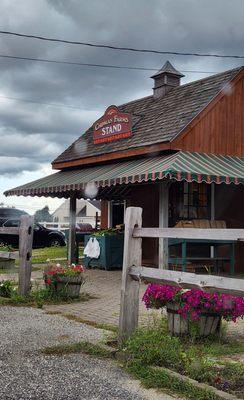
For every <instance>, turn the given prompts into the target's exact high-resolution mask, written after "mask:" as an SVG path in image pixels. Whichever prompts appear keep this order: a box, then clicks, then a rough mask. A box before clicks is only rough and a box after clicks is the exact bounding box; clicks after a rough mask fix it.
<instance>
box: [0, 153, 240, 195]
mask: <svg viewBox="0 0 244 400" xmlns="http://www.w3.org/2000/svg"><path fill="white" fill-rule="evenodd" d="M162 179H175V180H177V181H182V180H185V181H187V182H193V181H196V182H199V183H201V182H206V183H212V182H214V183H216V184H220V183H226V184H231V183H233V184H236V185H238V184H244V157H231V156H221V155H215V154H202V153H191V152H183V151H179V152H177V153H174V154H170V155H161V156H157V157H150V156H148V157H147V158H143V159H137V160H132V161H131V160H130V161H123V162H117V163H113V164H107V165H97V166H93V167H86V168H82V169H74V170H67V171H60V172H57V173H55V174H52V175H49V176H46V177H45V178H42V179H38V180H36V181H34V182H30V183H27V184H26V185H23V186H19V187H17V188H14V189H10V190H7V191H6V192H5V195H6V196H12V195H17V196H52V197H55V196H56V195H58V194H59V196H60V195H61V194H62V193H64V192H70V191H74V190H76V191H80V192H81V191H84V189H85V188H86V186H87V185H88V184H89V183H93V184H94V183H95V185H96V186H97V187H101V188H103V187H106V186H113V185H122V184H123V185H127V184H132V183H140V182H149V181H157V180H162ZM66 194H67V193H66Z"/></svg>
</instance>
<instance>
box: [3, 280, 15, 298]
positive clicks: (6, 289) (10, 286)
mask: <svg viewBox="0 0 244 400" xmlns="http://www.w3.org/2000/svg"><path fill="white" fill-rule="evenodd" d="M13 291H14V282H13V281H11V280H5V281H2V282H0V297H7V298H9V297H11V295H12V293H13Z"/></svg>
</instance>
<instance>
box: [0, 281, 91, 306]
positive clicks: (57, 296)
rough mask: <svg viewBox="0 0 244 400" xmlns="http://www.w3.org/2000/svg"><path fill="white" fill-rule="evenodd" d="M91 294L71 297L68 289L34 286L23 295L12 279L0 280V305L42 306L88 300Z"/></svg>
mask: <svg viewBox="0 0 244 400" xmlns="http://www.w3.org/2000/svg"><path fill="white" fill-rule="evenodd" d="M90 298H91V296H90V295H89V294H88V293H81V294H80V296H79V297H78V298H74V299H73V298H70V297H69V296H68V294H67V291H65V290H64V291H60V292H56V291H54V290H52V288H51V287H43V286H41V287H39V286H38V285H36V286H35V288H32V290H31V291H30V293H29V294H28V295H27V296H21V295H20V294H19V293H18V290H17V288H16V283H15V282H13V281H11V280H4V281H2V282H0V305H11V306H32V307H38V308H42V307H43V305H44V304H66V303H74V302H79V301H88V300H90Z"/></svg>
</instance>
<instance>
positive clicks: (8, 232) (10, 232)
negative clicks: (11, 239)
mask: <svg viewBox="0 0 244 400" xmlns="http://www.w3.org/2000/svg"><path fill="white" fill-rule="evenodd" d="M0 234H2V235H18V234H19V228H17V227H16V228H14V227H9V228H8V227H5V226H1V227H0Z"/></svg>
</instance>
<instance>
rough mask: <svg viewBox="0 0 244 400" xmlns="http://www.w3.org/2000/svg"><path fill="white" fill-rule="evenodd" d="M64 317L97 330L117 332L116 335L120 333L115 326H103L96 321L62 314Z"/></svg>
mask: <svg viewBox="0 0 244 400" xmlns="http://www.w3.org/2000/svg"><path fill="white" fill-rule="evenodd" d="M62 316H63V317H65V318H67V319H69V320H71V321H76V322H80V323H82V324H86V325H89V326H92V327H94V328H97V329H104V330H107V331H112V332H115V333H117V332H118V327H117V326H115V325H110V324H102V323H99V322H95V321H89V320H87V319H84V318H80V317H77V316H75V315H72V314H62Z"/></svg>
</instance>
